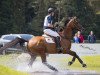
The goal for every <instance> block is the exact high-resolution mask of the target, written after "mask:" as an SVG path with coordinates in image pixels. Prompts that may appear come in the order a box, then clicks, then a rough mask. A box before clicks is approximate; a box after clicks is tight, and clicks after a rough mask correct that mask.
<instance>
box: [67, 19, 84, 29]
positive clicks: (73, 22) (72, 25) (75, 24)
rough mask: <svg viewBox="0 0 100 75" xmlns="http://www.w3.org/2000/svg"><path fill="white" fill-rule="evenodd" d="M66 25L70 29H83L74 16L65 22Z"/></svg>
mask: <svg viewBox="0 0 100 75" xmlns="http://www.w3.org/2000/svg"><path fill="white" fill-rule="evenodd" d="M67 27H70V28H71V29H77V30H78V31H82V30H83V27H82V25H80V24H79V22H78V20H77V18H76V17H73V18H72V19H70V21H69V22H68V24H67Z"/></svg>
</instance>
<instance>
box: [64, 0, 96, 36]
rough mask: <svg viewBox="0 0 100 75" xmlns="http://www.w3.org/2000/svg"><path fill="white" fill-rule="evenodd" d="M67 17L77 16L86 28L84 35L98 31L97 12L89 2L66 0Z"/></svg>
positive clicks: (85, 0) (84, 0)
mask: <svg viewBox="0 0 100 75" xmlns="http://www.w3.org/2000/svg"><path fill="white" fill-rule="evenodd" d="M63 8H64V10H65V12H66V14H65V15H67V16H70V17H72V16H77V17H78V18H79V20H80V23H81V24H82V25H83V27H84V28H85V31H84V35H85V36H86V35H88V33H89V32H90V31H91V30H93V31H96V23H95V12H94V10H93V9H92V7H91V6H89V4H88V2H87V0H64V6H63Z"/></svg>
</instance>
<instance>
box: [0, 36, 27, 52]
mask: <svg viewBox="0 0 100 75" xmlns="http://www.w3.org/2000/svg"><path fill="white" fill-rule="evenodd" d="M24 42H28V41H27V40H24V39H22V38H18V37H17V38H15V39H14V40H12V41H11V42H8V43H7V44H5V45H4V46H3V47H1V48H0V54H2V52H3V50H5V49H7V48H10V47H12V46H14V45H16V44H18V43H20V45H21V44H22V43H24Z"/></svg>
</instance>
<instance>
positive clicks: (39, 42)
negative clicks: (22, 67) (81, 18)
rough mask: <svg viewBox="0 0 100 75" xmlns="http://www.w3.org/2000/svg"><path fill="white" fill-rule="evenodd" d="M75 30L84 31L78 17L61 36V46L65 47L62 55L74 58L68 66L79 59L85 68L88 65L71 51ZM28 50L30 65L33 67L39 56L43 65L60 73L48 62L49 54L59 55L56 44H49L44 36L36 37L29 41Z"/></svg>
mask: <svg viewBox="0 0 100 75" xmlns="http://www.w3.org/2000/svg"><path fill="white" fill-rule="evenodd" d="M73 29H77V30H79V31H80V30H82V26H81V25H80V24H79V23H78V21H77V19H76V17H73V18H72V19H71V20H70V21H69V22H68V23H67V25H66V26H65V28H64V30H63V32H62V34H60V35H62V36H61V46H62V47H63V50H62V53H63V54H69V55H71V56H73V59H72V61H70V62H69V63H68V64H69V65H72V64H73V62H74V61H75V59H76V58H77V59H78V61H79V62H80V63H81V64H82V66H83V67H86V64H84V63H83V61H82V60H81V59H80V57H79V56H78V55H77V54H76V52H74V51H71V50H70V48H71V38H72V31H73ZM27 47H28V50H29V53H30V55H31V61H30V63H29V65H31V66H32V64H33V61H34V60H35V59H36V57H37V55H39V56H40V57H41V59H42V63H43V64H45V65H46V66H47V67H48V68H50V69H52V70H54V71H58V70H57V69H56V68H54V67H53V66H51V65H50V64H48V63H47V60H46V53H48V54H57V53H58V52H57V49H56V45H55V43H47V42H46V40H45V37H43V36H36V37H34V38H32V39H30V40H29V42H28V46H27Z"/></svg>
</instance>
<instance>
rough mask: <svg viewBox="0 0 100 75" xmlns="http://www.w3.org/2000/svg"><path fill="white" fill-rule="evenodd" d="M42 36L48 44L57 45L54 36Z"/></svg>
mask: <svg viewBox="0 0 100 75" xmlns="http://www.w3.org/2000/svg"><path fill="white" fill-rule="evenodd" d="M42 36H43V37H44V38H45V40H46V42H47V43H55V40H54V37H53V36H50V35H48V34H43V35H42Z"/></svg>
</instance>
